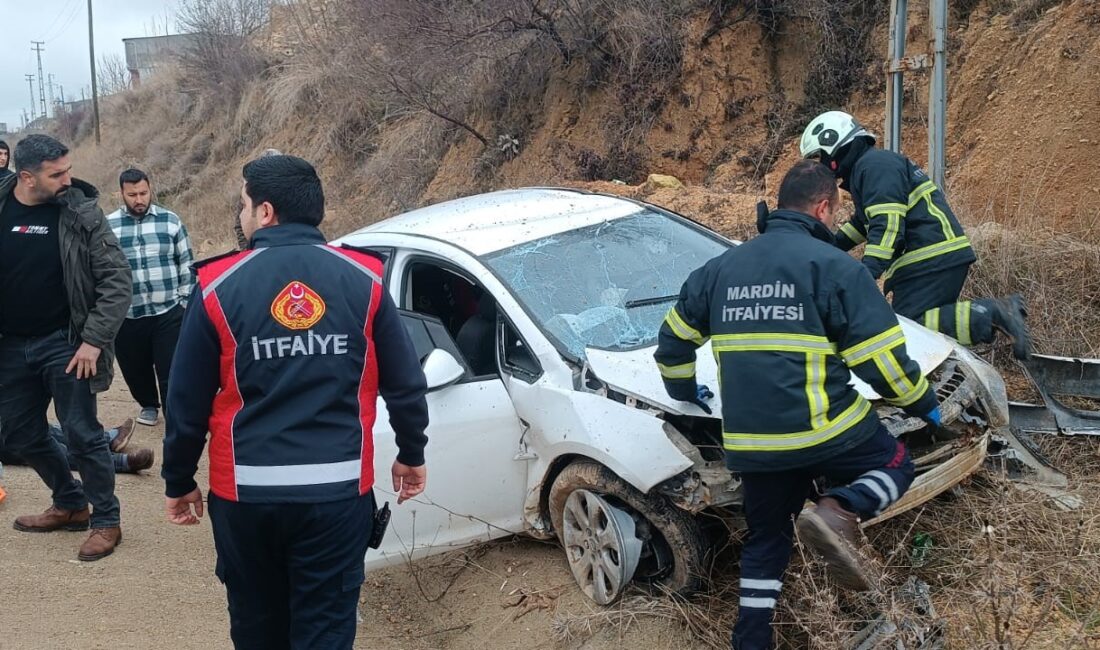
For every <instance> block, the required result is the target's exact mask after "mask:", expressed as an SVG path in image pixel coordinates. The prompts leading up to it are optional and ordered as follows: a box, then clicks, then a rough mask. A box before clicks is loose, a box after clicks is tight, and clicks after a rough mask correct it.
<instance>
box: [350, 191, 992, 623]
mask: <svg viewBox="0 0 1100 650" xmlns="http://www.w3.org/2000/svg"><path fill="white" fill-rule="evenodd" d="M334 243H336V244H349V245H352V246H357V247H364V248H369V249H372V250H373V251H375V252H377V253H379V254H380V255H382V256H383V257H384V258H385V260H386V261H385V271H386V277H385V281H386V286H387V288H388V290H389V291H390V293H391V295H392V296H393V299H394V300H395V301H396V303H397V305H398V307H400V308H401V309H402V310H403V317H404V319H405V322H406V325H407V327H408V331H409V333H410V334H411V336H412V339H413V342H414V344H415V346H416V350H417V353H418V355H419V356H420V358H421V361H422V363H423V364H424V372H425V375H426V376H427V379H428V385H429V388H430V393H429V395H428V404H429V408H430V412H431V425H430V426H429V428H428V435H429V438H430V441H429V443H428V447H427V452H426V453H427V467H428V485H427V489H426V490H425V491H424V493H423V494H422V495H421V496H420V497H418V498H417V499H415V500H413V501H410V502H407V503H405V504H403V505H402V506H400V507H395V508H393V518H392V521H391V523H390V528H389V532H388V533H387V535H386V537H385V540H384V542H383V544H382V547H381V549H380V552H373V551H372V552H370V553H368V554H367V558H366V565H367V569H368V570H371V569H375V568H378V567H381V566H383V565H386V564H392V563H395V562H403V561H406V560H408V559H415V558H419V557H423V556H426V555H430V554H434V553H440V552H444V551H448V550H452V549H456V548H460V547H463V546H466V545H469V544H473V543H476V542H482V541H485V540H491V539H494V538H498V537H502V536H508V535H512V534H516V533H525V534H528V535H531V536H534V537H539V538H550V537H552V536H556V537H557V538H558V539H559V540H560V541H561V543H562V545H563V546H564V549H565V554H566V558H567V560H568V562H569V564H570V567H571V569H572V572H573V575H574V576H575V577H576V579H577V583H578V584H579V585H580V587H581V589H582V590H583V591H584V592H585V593H586V594H587V595H588V596H589V597H590V598H592V599H593V600H595V601H596V602H598V603H601V604H606V603H609V602H612V601H614V600H615V599H616V598H617V597H619V596H620V595H621V594H622V593H623V590H624V589H625V588H626V587H627V585H628V584H630V583H631V582H632V581H636V582H640V583H649V584H659V585H661V586H663V587H664V588H667V589H671V590H674V591H682V592H683V591H690V590H692V589H696V588H698V587H699V586H700V584H701V581H702V579H703V578H704V577H705V571H704V566H705V565H706V560H707V556H708V554H709V553H710V552H711V551H712V549H715V548H716V543H715V542H716V541H717V540H718V538H719V536H721V535H722V534H723V533H725V534H726V535H728V528H729V527H730V526H733V527H737V526H743V523H741V520H740V516H739V506H740V501H741V492H740V481H739V479H738V477H737V476H736V475H735V474H732V473H731V472H730V471H728V470H727V469H726V468H725V464H724V462H723V451H722V446H721V440H722V433H721V422H720V420H719V417H718V415H717V414H719V413H721V404H720V402H719V398H717V397H716V398H715V399H714V402H713V411H714V413H715V415H707V414H706V413H704V412H703V411H702V410H700V409H699V408H698V407H696V406H694V405H691V404H687V403H684V402H679V401H676V400H673V399H671V398H669V397H668V396H667V395H666V394H665V391H664V388H663V385H662V382H661V377H660V375H659V374H658V371H657V368H656V365H655V363H654V361H653V352H654V349H655V346H656V343H657V332H658V329H659V327H660V324H661V322H662V320H663V319H664V316H665V314H666V313H667V311H668V309H669V307H670V306H671V304H672V303H673V302H674V301H675V299H676V296H677V295H678V294H679V291H680V286H681V284H682V283H683V282H684V280H685V279H686V278H687V276H688V274H689V273H690V272H691V271H693V270H694V269H696V268H698V267H699V266H702V265H703V264H704V263H705V262H706V261H707V260H709V259H711V258H713V257H715V256H717V255H720V254H721V253H722V252H723V251H725V250H726V249H727V248H728V247H730V246H734V245H736V244H737V242H733V241H730V240H727V239H725V238H724V237H722V236H720V235H718V234H716V233H714V232H713V231H710V230H708V229H707V228H705V227H703V226H701V225H699V224H697V223H695V222H693V221H691V220H689V219H686V218H684V217H682V216H679V215H676V214H674V213H672V212H669V211H667V210H664V209H662V208H660V207H657V206H654V205H649V204H646V203H641V202H638V201H632V200H627V199H623V198H618V197H613V196H606V195H601V194H591V193H586V192H581V191H576V190H568V189H543V188H533V189H521V190H510V191H501V192H494V193H491V194H483V195H479V196H473V197H469V198H464V199H459V200H455V201H449V202H446V203H441V204H438V205H434V206H431V207H427V208H423V209H419V210H415V211H412V212H409V213H406V214H404V215H401V216H398V217H395V218H392V219H387V220H385V221H381V222H379V223H376V224H373V225H371V226H368V227H366V228H363V229H362V230H359V231H357V232H355V233H352V234H350V235H347V236H345V237H343V238H341V239H339V240H337V241H336V242H334ZM900 320H901V322H902V327H903V329H904V330H905V333H906V336H907V337H908V346H909V353H910V355H911V356H912V357H913V358H914V359H915V360H916V361H917V362H918V363H919V364H920V366H921V369H922V370H923V371H924V372H925V374H926V375H928V376H929V378H930V379H931V380H932V381H933V384H934V385H935V387H936V390H937V392H938V394H939V396H940V399H941V401H942V412H943V421H944V423H945V425H946V426H945V429H944V432H941V434H940V438H941V439H938V440H933V439H932V438H931V437H930V435H928V433H929V432H928V431H927V429H926V428H925V425H924V423H923V422H922V421H921V420H919V419H916V418H909V417H908V416H906V415H905V414H904V413H903V412H902V411H900V410H898V409H896V408H893V407H890V406H888V405H886V404H885V403H882V402H881V400H880V401H879V402H877V406H878V412H879V415H880V417H881V418H882V419H883V421H884V422H885V423H886V424H887V426H888V427H889V428H890V430H891V431H892V432H893V433H894V434H895V435H898V436H905V437H906V439H907V442H908V443H909V445H910V447H911V449H912V453H913V457H914V460H915V462H916V464H917V468H918V472H919V476H918V478H917V480H916V482H915V483H914V485H913V487H912V488H911V489H910V490H909V492H908V493H907V494H906V495H905V497H904V498H903V499H902V500H901V501H900V502H899V503H897V504H896V505H894V506H893V507H892V508H891V509H890V510H889V511H887V512H886V513H884V514H883V515H882V516H881V517H879V518H878V519H876V520H874V521H871V522H867V523H870V524H873V523H875V522H876V521H880V520H882V519H886V518H888V517H891V516H893V515H895V514H897V513H898V512H902V511H904V510H906V509H909V508H912V507H913V506H915V505H917V504H919V503H923V502H924V501H926V500H928V499H930V498H932V497H933V496H935V495H936V494H938V493H940V492H942V491H944V490H946V489H949V488H950V487H952V486H954V485H955V484H957V483H958V482H959V481H961V480H962V479H964V478H966V477H967V476H968V475H969V474H971V473H972V472H973V471H974V470H976V469H977V468H978V467H979V466H980V465H981V463H982V461H983V459H984V458H985V455H986V448H987V444H988V442H989V437H990V435H991V432H994V431H998V430H1002V429H1007V423H1008V403H1007V399H1006V397H1005V389H1004V384H1003V382H1002V380H1001V378H1000V376H999V375H998V374H997V373H996V372H995V371H994V370H993V369H992V368H991V367H990V366H989V365H987V364H986V363H985V362H984V361H982V360H980V359H978V358H977V357H975V356H974V355H972V354H971V353H969V352H968V351H967V350H966V349H965V348H963V347H962V346H960V345H957V344H956V343H955V342H954V341H952V340H950V339H948V338H945V337H943V336H941V335H940V334H937V333H935V332H932V331H930V330H927V329H925V328H923V327H921V326H919V325H917V324H915V323H913V322H911V321H908V320H906V319H904V318H902V319H900ZM698 376H699V382H700V383H702V384H708V385H710V386H712V387H714V388H717V386H718V380H717V369H716V367H715V363H714V359H713V357H712V355H711V354H710V351H709V345H708V346H704V349H701V350H700V353H699V366H698ZM852 381H853V383H854V384H855V386H856V387H857V389H858V390H859V391H860V392H861V393H863V394H864V395H866V396H868V397H870V398H871V399H878V396H877V395H876V394H875V393H874V392H873V391H872V390H871V388H870V387H869V386H867V385H866V384H864V383H863V382H861V381H859V380H858V379H856V378H855V377H853V379H852ZM715 392H717V391H715ZM378 410H379V413H378V420H377V424H376V426H375V436H374V439H375V445H376V447H375V452H374V453H375V473H376V476H378V477H379V478H380V482H379V483H378V485H377V486H376V490H378V497H379V499H380V501H382V500H392V492H390V491H389V488H390V487H392V486H390V485H388V484H387V482H388V478H387V477H388V476H389V467H390V464H391V463H392V462H393V459H394V457H395V455H396V453H397V449H396V446H395V444H394V437H393V432H392V430H391V429H390V428H389V424H388V416H387V414H386V412H385V406H384V402H383V401H382V400H381V399H380V400H379V404H378ZM945 433H947V434H948V435H947V436H946V437H949V438H951V439H947V440H944V439H942V438H944V437H945V435H944V434H945ZM714 523H716V524H724V525H718V526H714V525H711V524H714ZM716 529H717V530H716Z"/></svg>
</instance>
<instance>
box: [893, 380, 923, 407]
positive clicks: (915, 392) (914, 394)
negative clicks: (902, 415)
mask: <svg viewBox="0 0 1100 650" xmlns="http://www.w3.org/2000/svg"><path fill="white" fill-rule="evenodd" d="M928 388H929V387H928V380H927V379H925V378H924V377H921V378H920V380H919V381H917V383H916V385H915V386H913V388H912V390H910V391H909V392H908V393H906V394H904V395H899V396H898V397H894V398H890V397H888V398H886V401H887V402H890V403H891V404H893V405H894V406H909V405H910V404H912V403H913V402H916V401H917V400H919V399H920V398H922V397H924V393H925V392H927V391H928Z"/></svg>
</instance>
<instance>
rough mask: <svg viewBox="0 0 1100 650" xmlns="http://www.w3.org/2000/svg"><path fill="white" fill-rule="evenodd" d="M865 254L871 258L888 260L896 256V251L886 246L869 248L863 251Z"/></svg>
mask: <svg viewBox="0 0 1100 650" xmlns="http://www.w3.org/2000/svg"><path fill="white" fill-rule="evenodd" d="M863 254H864V255H868V256H870V257H877V258H879V259H883V260H888V259H890V258H892V257H893V256H894V249H892V248H886V247H885V246H868V247H867V248H865V249H863Z"/></svg>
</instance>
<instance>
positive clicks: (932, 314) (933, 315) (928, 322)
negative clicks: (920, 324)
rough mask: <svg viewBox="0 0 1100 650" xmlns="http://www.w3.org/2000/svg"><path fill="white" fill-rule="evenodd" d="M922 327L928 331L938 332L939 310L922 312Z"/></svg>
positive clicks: (937, 308)
mask: <svg viewBox="0 0 1100 650" xmlns="http://www.w3.org/2000/svg"><path fill="white" fill-rule="evenodd" d="M924 326H925V327H927V328H928V329H930V330H932V331H934V332H938V331H940V308H939V307H935V308H933V309H929V310H928V311H926V312H924Z"/></svg>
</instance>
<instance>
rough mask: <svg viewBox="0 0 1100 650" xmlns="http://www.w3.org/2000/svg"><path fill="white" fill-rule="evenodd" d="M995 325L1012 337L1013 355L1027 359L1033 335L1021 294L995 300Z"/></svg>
mask: <svg viewBox="0 0 1100 650" xmlns="http://www.w3.org/2000/svg"><path fill="white" fill-rule="evenodd" d="M993 327H995V328H997V329H998V330H1000V331H1002V332H1004V333H1005V334H1007V335H1008V336H1010V337H1011V338H1012V356H1014V357H1016V358H1017V359H1020V360H1021V361H1026V360H1027V359H1028V358H1029V357H1030V356H1031V337H1030V336H1029V335H1028V332H1027V308H1026V307H1024V299H1023V298H1021V297H1020V294H1018V293H1014V294H1012V295H1011V296H1008V297H1007V298H997V299H996V300H994V301H993Z"/></svg>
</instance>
